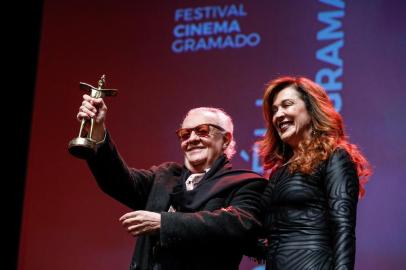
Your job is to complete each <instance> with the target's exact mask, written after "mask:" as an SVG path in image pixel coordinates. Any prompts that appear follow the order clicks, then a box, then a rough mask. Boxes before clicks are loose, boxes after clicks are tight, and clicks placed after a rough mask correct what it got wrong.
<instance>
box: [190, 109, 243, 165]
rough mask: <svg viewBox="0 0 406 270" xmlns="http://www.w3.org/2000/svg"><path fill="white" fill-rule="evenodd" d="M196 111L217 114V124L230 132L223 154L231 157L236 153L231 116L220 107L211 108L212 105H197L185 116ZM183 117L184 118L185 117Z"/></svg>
mask: <svg viewBox="0 0 406 270" xmlns="http://www.w3.org/2000/svg"><path fill="white" fill-rule="evenodd" d="M196 112H211V113H214V114H215V115H216V116H217V119H218V121H219V123H218V124H219V126H220V127H222V128H224V130H225V131H226V132H229V133H230V134H231V141H230V143H229V144H228V146H227V148H226V149H225V150H224V154H225V155H226V156H227V158H228V159H231V158H232V157H233V156H234V154H235V153H236V150H235V149H236V145H237V143H236V142H235V140H234V124H233V119H232V118H231V116H230V115H229V114H228V113H226V112H225V111H224V110H223V109H220V108H213V107H198V108H193V109H191V110H190V111H188V113H187V114H186V116H185V118H186V117H187V116H188V115H189V114H191V113H196ZM185 118H184V119H185Z"/></svg>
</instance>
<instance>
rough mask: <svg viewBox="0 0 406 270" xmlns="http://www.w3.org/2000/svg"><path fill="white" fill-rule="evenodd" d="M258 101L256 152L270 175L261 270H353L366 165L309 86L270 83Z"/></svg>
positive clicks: (321, 95)
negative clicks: (260, 117) (261, 121)
mask: <svg viewBox="0 0 406 270" xmlns="http://www.w3.org/2000/svg"><path fill="white" fill-rule="evenodd" d="M263 101H264V103H263V110H264V115H265V120H266V123H267V132H266V135H265V137H264V139H263V140H262V141H261V142H260V150H261V152H260V153H261V156H262V158H263V162H264V168H265V169H271V177H270V181H269V184H268V187H267V189H266V190H265V192H264V195H263V203H264V207H265V211H266V218H265V221H264V226H265V230H266V234H267V235H266V238H267V242H268V243H269V246H268V248H267V251H266V269H272V270H275V269H277V270H280V269H289V270H294V269H301V270H303V269H353V268H354V259H355V224H356V210H357V201H358V196H360V197H362V196H363V195H364V193H365V189H364V184H365V183H366V181H367V179H368V176H369V174H370V170H369V164H368V162H367V160H366V159H365V158H364V157H363V156H362V154H361V153H360V151H359V150H358V149H357V147H356V146H355V145H354V144H351V143H350V142H349V141H348V139H347V136H346V135H345V132H344V126H343V120H342V118H341V116H340V115H339V114H338V113H337V112H336V111H335V110H334V107H333V104H332V103H331V101H330V100H329V98H328V96H327V94H326V92H325V91H324V90H323V88H322V87H321V86H319V85H317V84H316V83H314V82H312V81H311V80H309V79H306V78H303V77H299V78H293V77H282V78H278V79H276V80H274V81H272V82H271V83H270V84H269V86H268V87H267V88H266V90H265V94H264V99H263Z"/></svg>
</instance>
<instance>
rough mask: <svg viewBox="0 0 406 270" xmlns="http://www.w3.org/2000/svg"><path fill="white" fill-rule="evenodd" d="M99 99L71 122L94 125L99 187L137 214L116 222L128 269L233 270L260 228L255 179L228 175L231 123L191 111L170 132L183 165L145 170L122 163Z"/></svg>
mask: <svg viewBox="0 0 406 270" xmlns="http://www.w3.org/2000/svg"><path fill="white" fill-rule="evenodd" d="M106 111H107V107H106V105H105V103H104V101H103V100H102V99H100V98H99V99H94V98H92V97H90V96H88V95H84V100H83V103H82V106H81V107H80V109H79V113H78V115H77V118H78V120H79V121H81V120H82V119H83V118H85V119H89V118H93V119H94V128H93V130H94V131H93V132H94V137H95V138H96V140H97V141H99V143H98V145H99V147H98V151H97V154H96V155H95V156H94V157H92V158H89V160H88V164H89V167H90V169H91V171H92V173H93V175H94V176H95V178H96V181H97V182H98V184H99V186H100V187H101V189H102V190H103V191H104V192H106V193H107V194H109V195H110V196H112V197H113V198H115V199H117V200H118V201H120V202H121V203H123V204H125V205H126V206H128V207H130V208H132V209H134V210H136V211H132V212H129V213H127V214H125V215H123V216H122V217H121V218H120V221H121V222H122V224H123V226H124V227H125V228H126V229H127V230H128V232H129V233H131V234H132V235H133V236H137V237H138V239H137V244H136V248H135V252H134V256H133V260H132V264H131V267H130V269H132V270H135V269H143V270H144V269H154V270H155V269H159V270H160V269H162V270H166V269H205V270H206V269H238V267H239V264H240V261H241V259H242V255H243V252H244V248H246V247H247V246H248V245H250V244H252V243H254V242H255V235H256V232H257V230H258V229H259V226H260V225H261V224H260V222H259V219H258V216H259V214H260V213H259V203H260V202H259V200H260V197H261V196H260V195H261V193H262V191H263V189H264V188H265V185H266V182H265V180H264V179H263V178H261V177H260V176H259V175H257V174H255V173H252V172H250V171H245V170H233V169H232V168H231V164H230V162H229V159H230V158H231V157H232V155H233V154H234V153H235V150H234V147H235V141H234V139H233V123H232V120H231V118H230V117H229V116H228V115H227V114H226V113H225V112H224V111H222V110H220V109H216V108H196V109H192V110H190V111H189V112H188V114H187V115H186V117H185V119H184V121H183V123H182V127H181V128H180V129H179V130H177V135H178V137H179V140H180V146H181V149H182V150H183V152H184V166H181V165H180V164H177V163H174V162H167V163H164V164H161V165H159V166H153V167H151V168H150V169H148V170H143V169H134V168H129V167H128V166H127V165H126V164H125V162H124V161H123V160H122V159H121V157H120V155H119V153H118V151H117V150H116V147H115V145H114V143H113V142H112V140H111V138H110V135H109V133H108V132H106V129H105V126H104V120H105V116H106Z"/></svg>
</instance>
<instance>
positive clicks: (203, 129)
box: [176, 124, 226, 142]
mask: <svg viewBox="0 0 406 270" xmlns="http://www.w3.org/2000/svg"><path fill="white" fill-rule="evenodd" d="M210 127H214V128H216V129H218V130H220V131H226V130H225V129H224V128H222V127H220V126H218V125H214V124H201V125H198V126H195V127H193V128H180V129H178V130H177V131H176V135H177V136H178V138H179V140H181V141H182V142H183V141H186V140H187V139H189V138H190V135H191V134H192V131H194V132H195V134H196V135H197V136H199V137H207V136H209V133H210Z"/></svg>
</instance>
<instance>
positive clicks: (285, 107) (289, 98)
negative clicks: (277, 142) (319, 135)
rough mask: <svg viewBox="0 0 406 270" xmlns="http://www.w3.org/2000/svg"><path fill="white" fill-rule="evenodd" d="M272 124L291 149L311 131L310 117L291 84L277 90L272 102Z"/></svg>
mask: <svg viewBox="0 0 406 270" xmlns="http://www.w3.org/2000/svg"><path fill="white" fill-rule="evenodd" d="M271 110H272V124H273V126H274V128H275V130H276V131H277V133H278V134H279V137H280V138H281V140H282V141H283V142H284V143H287V144H288V145H289V146H290V147H292V149H293V151H295V149H296V148H297V146H298V145H299V143H300V142H301V141H302V140H304V139H306V138H308V137H309V136H310V132H311V124H310V123H311V117H310V115H309V113H308V111H307V109H306V104H305V103H304V101H303V100H302V99H301V97H300V93H299V92H298V91H297V90H296V89H295V88H293V87H292V86H289V87H286V88H284V89H282V90H281V91H279V93H277V94H276V95H275V97H274V100H273V103H272V107H271Z"/></svg>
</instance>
